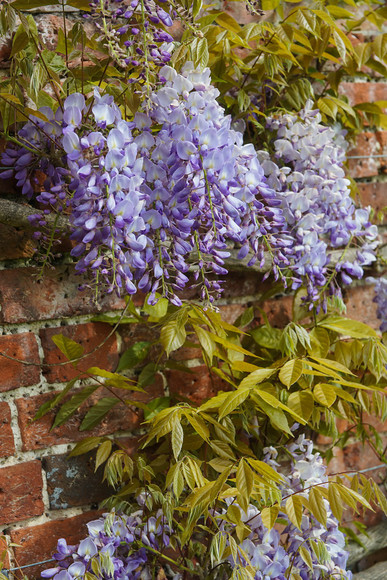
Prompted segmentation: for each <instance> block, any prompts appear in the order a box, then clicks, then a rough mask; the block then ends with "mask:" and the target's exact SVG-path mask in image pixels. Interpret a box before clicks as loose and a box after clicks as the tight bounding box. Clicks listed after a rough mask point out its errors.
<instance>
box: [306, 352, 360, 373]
mask: <svg viewBox="0 0 387 580" xmlns="http://www.w3.org/2000/svg"><path fill="white" fill-rule="evenodd" d="M310 358H312V359H313V360H315V361H317V362H318V363H319V364H321V365H323V366H325V367H327V368H328V369H329V370H332V369H334V370H336V371H339V372H341V373H344V374H346V375H353V376H354V374H353V372H352V371H350V370H349V369H348V368H347V367H346V366H344V365H343V364H341V363H339V362H337V361H336V360H331V359H329V358H318V357H316V356H311V357H310Z"/></svg>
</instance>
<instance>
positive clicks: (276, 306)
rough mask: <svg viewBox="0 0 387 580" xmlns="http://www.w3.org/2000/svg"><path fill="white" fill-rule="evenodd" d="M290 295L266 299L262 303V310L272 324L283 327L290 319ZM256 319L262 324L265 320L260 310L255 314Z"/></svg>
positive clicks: (291, 303)
mask: <svg viewBox="0 0 387 580" xmlns="http://www.w3.org/2000/svg"><path fill="white" fill-rule="evenodd" d="M292 305H293V297H292V296H281V297H279V298H273V299H271V300H266V301H265V302H264V303H263V304H262V305H261V308H262V310H263V311H264V312H265V313H266V316H267V318H268V320H269V322H270V324H271V325H272V326H276V327H278V328H284V327H285V326H286V325H287V324H289V322H290V321H291V319H292ZM256 320H257V321H258V322H259V324H264V322H265V320H264V318H263V316H262V314H261V313H260V312H257V314H256Z"/></svg>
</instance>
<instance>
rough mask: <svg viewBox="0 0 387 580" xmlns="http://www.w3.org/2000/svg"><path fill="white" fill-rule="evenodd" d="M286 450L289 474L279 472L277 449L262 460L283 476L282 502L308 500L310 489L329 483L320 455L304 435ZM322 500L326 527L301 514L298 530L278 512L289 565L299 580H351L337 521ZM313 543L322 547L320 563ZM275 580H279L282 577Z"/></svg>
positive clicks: (343, 538) (343, 542) (308, 515)
mask: <svg viewBox="0 0 387 580" xmlns="http://www.w3.org/2000/svg"><path fill="white" fill-rule="evenodd" d="M287 450H288V452H289V453H290V454H291V465H290V471H289V473H285V474H284V473H282V472H283V469H281V465H280V464H279V463H278V462H277V461H276V459H277V450H276V449H274V448H272V447H270V448H266V449H265V450H264V451H265V452H266V456H265V461H266V463H268V465H270V466H271V467H273V469H275V470H276V471H279V472H281V473H282V475H283V476H284V482H283V483H282V484H281V492H282V497H283V498H284V501H285V499H286V498H287V497H289V495H291V494H293V493H294V492H301V494H302V495H303V496H304V497H305V498H307V499H308V497H309V493H310V489H311V487H312V486H314V485H317V484H321V483H328V477H327V475H326V466H325V465H324V463H323V460H322V457H321V455H320V454H319V453H313V442H312V441H310V440H309V439H305V436H304V435H300V436H299V437H298V439H297V440H296V441H295V442H294V443H290V444H289V445H288V446H287ZM323 501H324V504H325V508H326V510H327V514H328V518H327V526H326V527H324V526H323V525H322V524H321V523H320V522H318V521H317V520H316V518H315V517H314V516H313V515H311V514H307V513H304V514H303V516H302V524H301V530H299V529H298V528H296V527H295V526H294V525H293V524H292V523H291V522H290V521H289V519H288V516H287V515H286V514H284V513H281V512H280V514H279V515H280V517H283V518H285V519H287V520H288V521H289V524H288V526H287V527H286V528H285V530H284V531H283V533H284V534H287V536H288V540H287V545H286V553H287V555H288V556H289V558H290V561H291V563H292V571H293V572H295V573H298V574H299V575H300V577H301V578H302V580H320V578H325V577H327V576H328V577H330V576H331V577H334V578H342V580H351V578H352V572H350V571H347V570H346V564H347V560H348V552H347V551H346V549H345V536H344V534H343V533H342V532H341V531H340V530H339V527H338V521H337V519H336V518H335V517H334V516H333V514H332V512H331V510H330V507H329V503H328V501H326V500H323ZM313 541H315V542H318V543H319V544H320V545H321V546H322V545H323V546H324V558H323V561H320V560H319V559H318V558H317V556H316V553H315V551H314V550H313V548H312V544H311V542H313ZM300 546H303V547H304V548H305V549H306V550H308V552H309V554H310V557H311V560H312V562H313V571H311V570H310V569H309V568H308V566H307V565H306V563H305V561H304V560H303V558H302V556H301V554H300V552H299V548H300ZM263 578H264V576H263ZM278 578H281V580H282V577H278ZM259 580H261V577H259Z"/></svg>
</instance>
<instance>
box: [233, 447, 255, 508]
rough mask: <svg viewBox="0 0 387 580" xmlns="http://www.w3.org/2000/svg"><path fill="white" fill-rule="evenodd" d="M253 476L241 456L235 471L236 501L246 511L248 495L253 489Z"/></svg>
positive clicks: (248, 500) (248, 501)
mask: <svg viewBox="0 0 387 580" xmlns="http://www.w3.org/2000/svg"><path fill="white" fill-rule="evenodd" d="M253 483H254V477H253V472H252V470H251V467H250V466H249V465H248V463H246V461H245V460H244V459H243V458H242V459H241V460H240V462H239V465H238V469H237V472H236V487H237V490H238V491H239V495H238V502H239V504H240V505H241V507H242V509H243V510H244V511H246V512H247V508H248V506H249V503H250V496H251V494H252V491H253Z"/></svg>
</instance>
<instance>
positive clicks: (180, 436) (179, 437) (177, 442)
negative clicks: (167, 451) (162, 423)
mask: <svg viewBox="0 0 387 580" xmlns="http://www.w3.org/2000/svg"><path fill="white" fill-rule="evenodd" d="M183 441H184V431H183V427H182V426H181V423H180V420H179V419H178V418H177V420H176V421H174V423H173V427H172V434H171V442H172V451H173V456H174V458H175V459H176V461H177V460H178V458H179V454H180V451H181V448H182V446H183Z"/></svg>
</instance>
